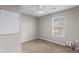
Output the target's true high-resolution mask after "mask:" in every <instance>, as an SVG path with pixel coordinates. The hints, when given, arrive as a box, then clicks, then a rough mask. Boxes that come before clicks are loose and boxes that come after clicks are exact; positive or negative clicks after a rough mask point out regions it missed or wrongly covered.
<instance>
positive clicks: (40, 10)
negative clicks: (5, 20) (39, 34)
mask: <svg viewBox="0 0 79 59" xmlns="http://www.w3.org/2000/svg"><path fill="white" fill-rule="evenodd" d="M73 7H77V5H3V6H1V5H0V8H2V9H6V10H11V11H15V12H20V13H23V14H26V15H30V16H35V17H40V16H45V15H48V14H51V13H55V12H59V11H62V10H66V9H69V8H73Z"/></svg>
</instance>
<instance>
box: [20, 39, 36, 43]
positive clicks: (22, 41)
mask: <svg viewBox="0 0 79 59" xmlns="http://www.w3.org/2000/svg"><path fill="white" fill-rule="evenodd" d="M33 39H37V38H29V39H26V38H25V40H21V43H24V42H27V41H30V40H33Z"/></svg>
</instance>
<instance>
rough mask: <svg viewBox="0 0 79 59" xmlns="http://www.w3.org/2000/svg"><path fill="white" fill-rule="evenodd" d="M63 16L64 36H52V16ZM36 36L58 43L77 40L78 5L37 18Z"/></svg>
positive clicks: (78, 29)
mask: <svg viewBox="0 0 79 59" xmlns="http://www.w3.org/2000/svg"><path fill="white" fill-rule="evenodd" d="M59 16H65V37H64V38H61V37H54V36H52V18H53V17H59ZM38 23H39V25H38V27H39V29H38V31H39V33H38V34H39V35H38V37H40V38H43V39H45V40H49V41H52V42H53V41H55V42H58V43H60V44H65V43H66V41H75V40H79V7H75V8H72V9H69V10H64V11H61V12H57V13H55V14H51V15H47V16H43V17H40V18H39V19H38Z"/></svg>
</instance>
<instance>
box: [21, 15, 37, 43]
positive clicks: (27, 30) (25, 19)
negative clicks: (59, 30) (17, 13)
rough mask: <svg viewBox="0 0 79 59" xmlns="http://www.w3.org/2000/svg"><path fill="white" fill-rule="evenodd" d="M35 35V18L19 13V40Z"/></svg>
mask: <svg viewBox="0 0 79 59" xmlns="http://www.w3.org/2000/svg"><path fill="white" fill-rule="evenodd" d="M36 37H37V18H35V17H31V16H27V15H23V14H22V15H21V38H22V39H21V42H25V41H28V40H31V39H35V38H36Z"/></svg>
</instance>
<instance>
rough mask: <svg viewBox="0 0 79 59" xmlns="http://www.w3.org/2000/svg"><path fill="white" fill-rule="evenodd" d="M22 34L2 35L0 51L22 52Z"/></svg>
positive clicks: (0, 37)
mask: <svg viewBox="0 0 79 59" xmlns="http://www.w3.org/2000/svg"><path fill="white" fill-rule="evenodd" d="M20 52H21V44H20V34H10V35H9V34H8V35H2V36H0V53H20Z"/></svg>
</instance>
